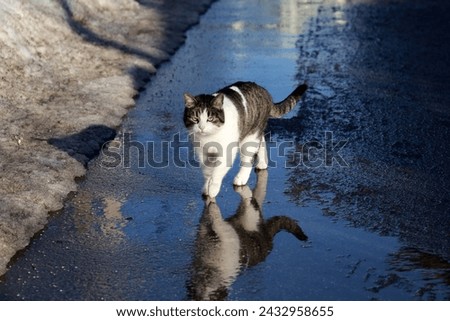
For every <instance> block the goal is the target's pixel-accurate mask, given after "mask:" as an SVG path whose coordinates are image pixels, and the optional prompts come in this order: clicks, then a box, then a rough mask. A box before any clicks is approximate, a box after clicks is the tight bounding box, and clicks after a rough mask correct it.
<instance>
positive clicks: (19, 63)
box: [0, 0, 210, 274]
mask: <svg viewBox="0 0 450 321" xmlns="http://www.w3.org/2000/svg"><path fill="white" fill-rule="evenodd" d="M209 3H210V0H200V1H199V0H189V1H175V0H172V1H163V0H151V1H144V0H142V1H133V0H114V1H113V0H57V1H55V0H0V21H2V24H1V27H0V58H1V63H0V77H1V81H0V274H3V273H4V272H5V271H6V266H7V263H8V262H9V260H10V259H11V257H12V256H14V254H15V253H16V252H17V251H18V250H20V249H22V248H24V247H25V246H26V245H27V244H28V242H29V239H30V238H31V237H32V236H33V235H34V234H35V233H36V232H38V231H39V230H41V229H42V228H43V227H44V226H45V224H46V222H47V216H48V213H49V212H51V211H56V210H58V209H61V208H62V206H63V201H64V199H65V197H66V196H67V195H68V193H70V192H71V191H75V190H76V184H75V182H74V178H75V177H78V176H82V175H84V174H85V170H86V169H85V165H86V164H87V161H88V160H89V159H90V158H92V157H93V156H94V155H95V154H96V152H98V149H99V148H100V146H101V145H102V143H103V142H104V141H105V140H108V139H111V138H112V137H113V136H114V134H115V130H114V129H115V128H117V126H118V125H119V124H120V122H121V118H122V117H123V116H124V115H125V113H126V112H127V108H129V107H131V106H133V104H134V100H133V97H134V96H135V95H136V90H137V89H138V88H139V87H140V86H142V84H143V81H144V78H145V77H146V76H148V75H149V74H151V73H154V72H155V70H156V69H155V67H156V66H157V65H158V64H159V63H160V62H162V61H163V60H165V59H167V58H168V57H169V56H170V54H172V53H173V52H174V50H175V49H176V48H177V47H178V46H179V45H180V44H181V43H182V42H183V40H184V31H185V30H186V29H187V27H189V26H190V25H192V24H194V23H196V22H197V20H198V17H199V13H201V12H203V11H204V10H205V9H206V8H207V6H208V5H209Z"/></svg>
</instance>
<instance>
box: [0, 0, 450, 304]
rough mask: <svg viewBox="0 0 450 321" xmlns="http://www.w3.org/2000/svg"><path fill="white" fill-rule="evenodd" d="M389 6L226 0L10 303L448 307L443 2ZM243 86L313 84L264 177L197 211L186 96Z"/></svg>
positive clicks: (23, 263) (72, 203) (131, 124)
mask: <svg viewBox="0 0 450 321" xmlns="http://www.w3.org/2000/svg"><path fill="white" fill-rule="evenodd" d="M441 2H442V3H441ZM387 3H389V4H386V3H385V2H383V4H381V2H376V1H373V2H372V1H361V2H353V3H352V4H351V3H347V2H346V1H338V0H336V1H317V2H314V1H298V0H297V1H229V0H221V1H218V2H216V3H215V4H214V5H213V6H212V7H211V9H210V10H209V11H208V12H207V13H206V14H205V15H204V16H203V17H202V20H201V23H200V25H198V26H196V27H194V28H192V29H191V30H190V31H189V32H188V37H187V42H186V44H185V46H184V47H182V48H181V49H180V50H179V51H178V52H177V53H176V54H175V55H174V57H173V58H172V60H171V62H169V63H166V64H164V65H163V66H161V67H160V69H159V71H158V73H157V75H156V76H155V77H153V78H152V79H151V82H150V83H149V84H148V86H147V87H146V88H145V90H144V91H143V92H142V93H141V94H140V96H139V97H138V99H137V106H136V108H134V109H133V110H132V111H131V112H130V113H129V114H128V116H127V118H126V119H125V120H124V124H123V126H122V128H121V129H120V132H119V134H118V136H117V138H116V139H115V141H113V142H112V143H111V144H110V146H109V148H108V149H107V150H105V151H104V153H103V155H102V156H101V157H100V158H98V159H95V160H94V161H92V162H91V164H90V165H89V172H88V175H87V176H86V178H85V179H83V180H82V181H81V182H80V189H79V191H78V192H77V193H76V194H74V195H72V197H71V198H70V200H68V201H67V203H66V206H65V209H64V210H63V211H61V212H58V213H54V214H53V216H52V218H51V220H50V223H49V224H48V226H47V227H46V228H45V230H43V231H42V232H41V233H40V234H39V235H37V236H36V237H35V238H34V239H33V241H32V243H31V245H30V246H29V247H28V248H27V249H25V250H24V251H22V252H21V253H19V254H18V255H17V256H16V257H15V259H14V260H13V262H11V264H10V267H9V268H10V270H9V272H8V273H6V274H5V275H4V276H3V277H2V278H1V281H0V299H3V300H185V299H192V298H195V299H198V298H202V299H204V298H212V299H229V300H436V299H437V300H448V299H450V264H449V258H450V255H449V239H450V238H449V231H450V220H449V208H450V200H449V190H450V186H449V185H450V179H449V178H450V177H449V173H450V170H449V165H448V160H449V156H450V155H449V151H448V148H446V143H447V141H448V137H449V131H450V128H449V124H450V116H449V115H450V114H449V112H448V110H447V109H448V106H449V103H450V101H449V98H448V97H447V96H446V95H447V94H446V91H445V88H446V86H448V83H447V81H448V79H450V77H449V76H450V75H449V74H448V73H449V72H448V67H447V66H448V62H449V57H448V52H449V51H448V50H446V49H448V48H444V46H447V47H448V45H449V43H450V42H449V41H446V40H449V39H448V37H449V36H448V34H447V33H446V32H445V30H447V29H448V28H446V27H448V21H447V19H446V18H445V17H444V14H443V12H445V10H444V9H445V8H446V9H448V8H449V5H448V4H444V1H409V2H402V1H397V2H395V3H394V2H392V3H391V2H387ZM419 18H420V19H419ZM238 80H252V81H255V82H257V83H259V84H260V85H262V86H264V87H265V88H267V89H268V90H269V92H271V93H272V95H273V97H274V100H276V101H278V100H281V99H283V98H284V97H285V96H286V95H287V94H288V93H290V92H291V90H292V89H293V88H294V87H295V86H296V85H297V84H299V83H303V81H305V80H306V81H307V83H308V84H309V86H310V89H309V90H308V92H307V94H306V95H305V98H304V99H303V100H302V102H301V103H300V104H299V107H297V108H296V109H295V110H294V111H292V112H291V113H289V115H287V116H286V117H285V118H283V119H279V120H271V121H270V123H269V126H268V132H270V134H268V136H267V138H268V140H270V142H271V143H270V144H269V147H270V160H271V164H270V165H271V166H270V168H269V170H268V171H262V172H259V173H257V174H255V173H253V174H252V176H251V179H250V182H249V186H248V187H244V188H240V189H236V190H234V189H233V187H232V177H233V174H234V173H235V172H236V169H233V170H232V171H230V173H229V174H228V175H227V177H226V178H225V180H224V184H223V187H222V189H221V192H220V194H219V196H218V197H217V200H216V203H204V201H203V200H202V198H201V195H200V194H201V187H202V183H203V178H202V175H201V171H200V169H199V168H198V167H197V166H196V164H195V161H194V160H192V155H191V154H190V153H189V151H188V148H187V147H186V146H188V144H187V142H186V140H187V137H186V133H185V131H184V128H183V124H182V112H183V102H182V94H183V92H185V91H189V92H191V93H195V94H198V93H202V92H214V91H215V90H217V89H219V88H222V87H223V86H225V85H228V84H230V83H233V82H235V81H238ZM255 204H256V205H255ZM255 215H256V216H258V217H260V215H261V217H260V219H261V221H262V222H264V224H263V225H262V226H263V228H261V229H259V230H258V231H256V232H255V231H253V232H248V230H246V229H245V227H243V224H242V222H241V221H245V218H246V217H251V216H253V217H254V216H255ZM244 225H245V224H244ZM218 226H222V227H223V228H224V229H226V230H227V231H229V233H231V234H230V235H238V239H239V240H240V241H239V242H236V238H223V237H221V236H220V233H217V231H215V230H214V229H215V228H218ZM283 229H284V230H285V231H283ZM302 233H304V234H302ZM305 236H307V238H308V239H307V240H306V237H305ZM236 248H238V249H239V248H240V250H241V252H240V254H238V255H236V250H235V249H236ZM221 254H223V255H221ZM218 257H219V258H222V260H221V261H220V260H219V262H220V263H219V264H216V263H217V262H218V260H217V258H218ZM225 257H226V258H230V259H227V260H223V258H225Z"/></svg>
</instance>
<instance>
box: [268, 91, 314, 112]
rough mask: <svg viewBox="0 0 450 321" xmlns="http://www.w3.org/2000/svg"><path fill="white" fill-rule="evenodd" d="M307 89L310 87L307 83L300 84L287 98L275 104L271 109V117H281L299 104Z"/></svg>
mask: <svg viewBox="0 0 450 321" xmlns="http://www.w3.org/2000/svg"><path fill="white" fill-rule="evenodd" d="M306 89H308V86H307V85H306V84H303V85H300V86H298V87H297V88H295V90H294V91H293V92H292V93H291V94H290V95H289V96H287V97H286V99H285V100H283V101H281V102H279V103H276V104H273V107H272V110H271V111H270V117H274V118H280V117H281V116H283V115H284V114H286V113H288V112H290V111H291V110H292V109H293V108H294V107H295V105H297V103H298V101H299V100H300V98H301V97H302V95H303V93H304V92H305V91H306Z"/></svg>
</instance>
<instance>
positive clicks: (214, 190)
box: [207, 182, 220, 198]
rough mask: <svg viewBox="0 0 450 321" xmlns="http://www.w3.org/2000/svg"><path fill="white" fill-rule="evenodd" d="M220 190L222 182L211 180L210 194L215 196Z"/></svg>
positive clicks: (212, 196) (208, 192)
mask: <svg viewBox="0 0 450 321" xmlns="http://www.w3.org/2000/svg"><path fill="white" fill-rule="evenodd" d="M219 192H220V184H217V183H214V182H210V183H209V185H208V191H207V194H208V196H209V197H211V198H214V197H216V196H217V194H219Z"/></svg>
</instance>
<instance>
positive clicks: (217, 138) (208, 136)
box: [184, 82, 307, 197]
mask: <svg viewBox="0 0 450 321" xmlns="http://www.w3.org/2000/svg"><path fill="white" fill-rule="evenodd" d="M306 89H307V86H306V85H305V84H303V85H300V86H298V87H297V88H296V89H295V90H294V91H293V92H292V93H291V94H290V95H289V96H288V97H287V98H286V99H285V100H283V101H282V102H279V103H275V104H274V103H273V101H272V97H271V96H270V94H269V92H268V91H267V90H266V89H264V88H262V87H261V86H259V85H257V84H255V83H252V82H237V83H234V84H233V85H231V86H228V87H225V88H223V89H221V90H219V91H218V92H217V93H214V94H212V95H205V94H203V95H198V96H193V95H190V94H188V93H185V94H184V101H185V110H184V124H185V126H186V128H187V129H188V130H189V132H190V133H191V134H192V139H193V145H194V149H195V152H196V154H197V157H198V158H199V161H200V164H201V166H202V171H203V176H204V178H205V183H204V186H203V194H204V195H205V196H210V197H216V196H217V194H218V193H219V191H220V187H221V185H222V180H223V178H224V177H225V175H226V173H227V172H228V170H229V169H230V168H231V167H232V165H233V162H234V160H235V158H236V154H237V150H239V152H240V159H241V163H240V170H239V172H238V174H237V175H236V177H235V178H234V181H233V184H234V185H236V186H243V185H245V184H246V183H247V181H248V178H249V176H250V173H251V169H252V165H253V160H254V158H255V156H257V158H258V163H257V165H256V168H257V169H266V168H267V166H268V157H267V149H266V146H265V141H264V129H265V127H266V125H267V120H268V119H269V118H270V117H275V118H278V117H281V116H282V115H284V114H285V113H287V112H289V111H290V110H292V108H294V106H295V105H296V104H297V102H298V101H299V100H300V97H301V95H302V94H303V93H304V92H305V90H306Z"/></svg>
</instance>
